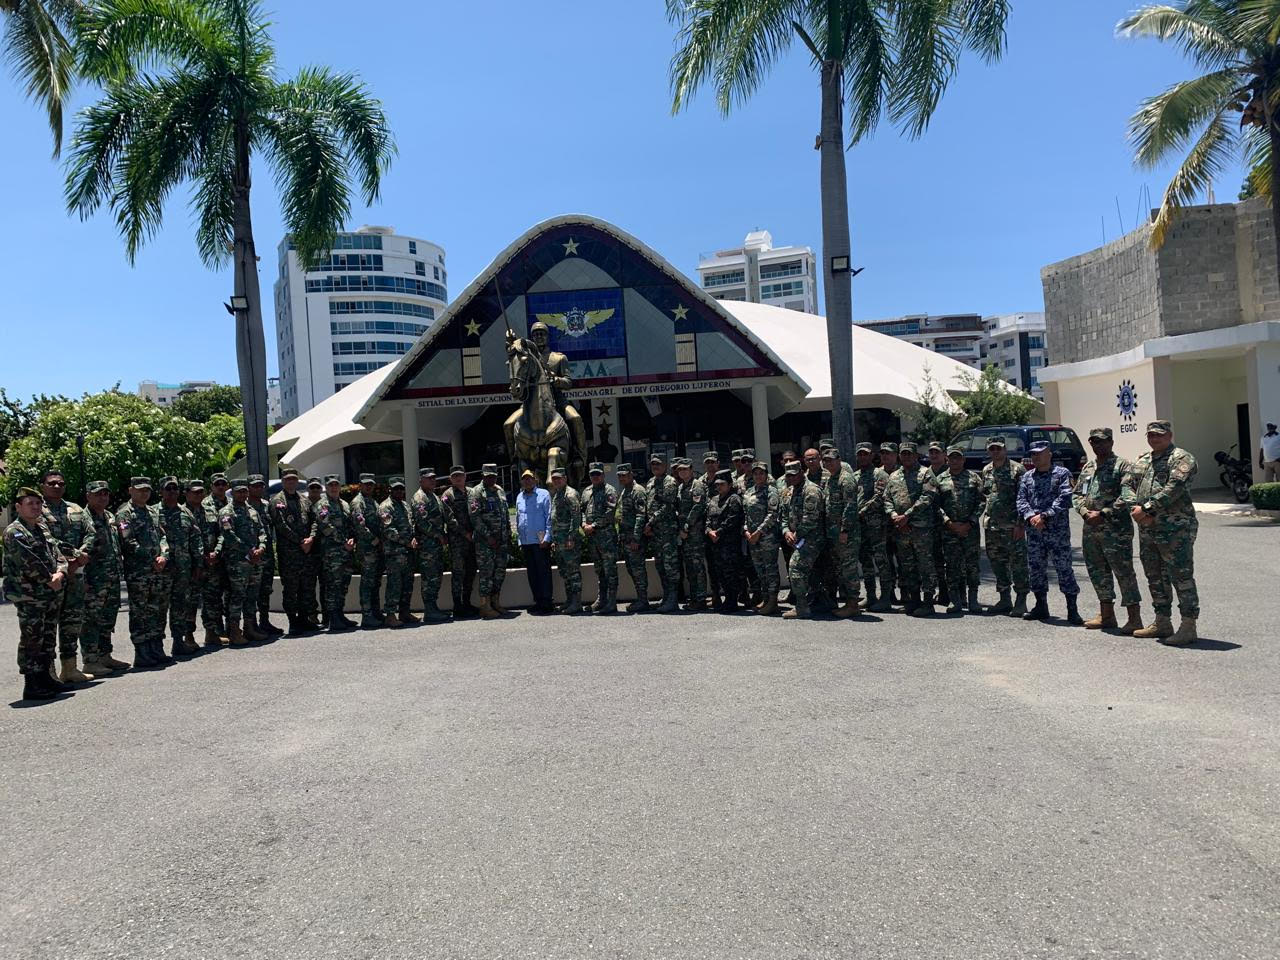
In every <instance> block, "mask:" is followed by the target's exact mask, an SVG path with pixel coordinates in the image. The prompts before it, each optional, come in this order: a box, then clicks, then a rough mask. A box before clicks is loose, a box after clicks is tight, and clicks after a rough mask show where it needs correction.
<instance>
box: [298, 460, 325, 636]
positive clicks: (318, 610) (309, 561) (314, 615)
mask: <svg viewBox="0 0 1280 960" xmlns="http://www.w3.org/2000/svg"><path fill="white" fill-rule="evenodd" d="M324 498H325V492H324V483H323V482H321V480H320V478H319V477H308V478H307V499H306V502H305V504H304V508H305V509H306V510H307V511H308V514H309V516H310V518H311V536H312V537H313V538H314V539H313V540H312V543H311V549H310V550H306V551H305V552H304V553H303V560H302V576H301V577H300V578H299V582H298V616H299V617H301V618H302V625H303V628H304V629H306V630H319V629H321V628H322V627H323V628H324V629H326V630H327V629H328V627H329V607H328V606H327V604H328V602H329V598H328V597H329V595H328V587H327V586H326V581H325V573H324V552H325V551H324V541H323V540H321V538H320V524H319V517H320V505H321V504H322V503H323V502H324ZM303 546H304V547H305V543H304V545H303ZM317 591H318V592H319V596H318V598H317Z"/></svg>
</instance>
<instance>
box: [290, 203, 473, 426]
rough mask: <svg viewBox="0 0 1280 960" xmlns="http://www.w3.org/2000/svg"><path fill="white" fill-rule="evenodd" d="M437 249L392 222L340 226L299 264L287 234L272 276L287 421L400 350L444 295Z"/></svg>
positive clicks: (425, 323) (433, 314)
mask: <svg viewBox="0 0 1280 960" xmlns="http://www.w3.org/2000/svg"><path fill="white" fill-rule="evenodd" d="M447 283H448V274H447V273H446V272H445V262H444V248H443V247H441V246H439V245H438V244H434V243H431V242H429V241H426V240H421V239H418V238H416V237H404V236H400V235H398V234H396V232H395V231H394V230H393V229H392V228H391V227H361V228H360V229H358V230H356V231H354V232H351V233H340V234H338V236H337V238H336V239H335V241H334V246H333V250H332V251H331V252H330V254H329V256H328V258H327V259H325V260H322V261H321V262H320V263H318V264H316V265H315V266H312V267H311V268H309V269H306V270H304V269H303V265H302V263H301V262H300V261H299V260H298V254H297V251H296V250H294V248H293V244H292V242H291V241H290V240H289V238H287V237H286V238H285V239H284V240H282V241H281V243H280V247H279V276H278V277H277V279H276V283H275V298H276V348H277V350H278V352H279V357H280V406H281V411H282V414H283V417H284V419H285V420H286V421H288V420H292V419H293V418H294V417H296V416H298V415H299V414H301V413H303V412H304V411H307V410H310V409H311V408H312V407H314V406H315V405H316V404H317V403H319V402H320V401H321V400H323V399H325V398H326V397H328V396H331V395H332V394H334V393H336V392H337V391H339V390H341V389H342V388H343V387H345V386H346V385H347V384H349V383H352V382H353V381H355V380H357V379H359V378H360V377H362V376H364V375H365V374H366V373H369V372H371V371H373V370H376V369H378V368H379V367H381V366H384V365H385V364H388V363H391V362H392V361H394V360H396V359H398V358H399V357H400V356H401V355H402V354H404V353H407V352H408V350H409V348H410V347H411V346H413V344H414V342H415V341H416V340H417V339H418V337H420V336H421V335H422V334H423V332H424V331H426V329H427V327H429V326H430V325H431V324H432V323H434V322H435V319H436V317H437V316H438V315H439V313H440V312H441V311H442V310H443V309H444V307H445V304H446V303H447V302H448V300H449V294H448V288H447Z"/></svg>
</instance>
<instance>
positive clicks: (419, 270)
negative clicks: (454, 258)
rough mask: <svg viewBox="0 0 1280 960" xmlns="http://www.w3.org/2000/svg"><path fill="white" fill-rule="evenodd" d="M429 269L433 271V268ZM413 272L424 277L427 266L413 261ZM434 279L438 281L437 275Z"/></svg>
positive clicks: (419, 261) (418, 261)
mask: <svg viewBox="0 0 1280 960" xmlns="http://www.w3.org/2000/svg"><path fill="white" fill-rule="evenodd" d="M431 269H432V270H434V269H435V267H432V268H431ZM413 272H414V273H416V274H417V275H418V276H420V277H425V276H426V275H427V265H426V264H425V263H423V262H422V261H421V260H415V261H413ZM436 279H437V280H439V279H440V277H439V275H437V276H436Z"/></svg>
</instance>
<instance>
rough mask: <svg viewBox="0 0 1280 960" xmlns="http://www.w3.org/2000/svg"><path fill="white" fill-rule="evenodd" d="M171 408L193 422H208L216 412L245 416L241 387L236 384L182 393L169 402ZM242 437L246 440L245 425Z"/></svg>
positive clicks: (177, 414)
mask: <svg viewBox="0 0 1280 960" xmlns="http://www.w3.org/2000/svg"><path fill="white" fill-rule="evenodd" d="M169 410H170V411H171V412H172V413H173V415H174V416H176V417H184V418H186V419H187V420H190V421H192V422H193V423H208V422H209V420H210V418H211V417H213V416H214V415H215V414H230V415H232V416H235V417H241V418H243V416H244V407H243V406H242V405H241V403H240V388H239V387H235V386H221V385H220V386H216V387H210V388H209V389H208V390H196V391H194V392H192V393H184V394H180V395H179V396H178V398H177V399H176V400H174V401H173V403H171V404H169ZM240 439H241V440H242V441H243V440H244V426H243V425H241V427H240Z"/></svg>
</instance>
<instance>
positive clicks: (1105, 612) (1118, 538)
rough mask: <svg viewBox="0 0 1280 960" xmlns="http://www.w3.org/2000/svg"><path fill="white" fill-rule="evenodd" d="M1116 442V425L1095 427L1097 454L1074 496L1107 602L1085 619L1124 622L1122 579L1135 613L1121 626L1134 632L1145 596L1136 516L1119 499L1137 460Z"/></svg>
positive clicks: (1096, 624)
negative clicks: (1123, 454)
mask: <svg viewBox="0 0 1280 960" xmlns="http://www.w3.org/2000/svg"><path fill="white" fill-rule="evenodd" d="M1114 445H1115V444H1114V442H1113V440H1112V436H1111V428H1110V427H1094V428H1093V429H1092V430H1090V431H1089V446H1090V447H1092V448H1093V456H1094V459H1093V460H1091V461H1089V463H1087V464H1085V466H1084V469H1082V470H1081V471H1080V476H1079V477H1078V478H1077V479H1076V488H1075V493H1074V494H1073V496H1072V500H1073V502H1074V503H1075V507H1076V513H1078V514H1080V516H1081V517H1083V518H1084V533H1083V534H1082V535H1081V538H1080V539H1081V543H1080V546H1081V550H1082V552H1083V553H1084V565H1085V569H1086V570H1088V571H1089V579H1090V581H1092V583H1093V589H1094V590H1095V591H1096V592H1097V594H1098V603H1099V604H1100V605H1101V607H1102V609H1101V612H1099V614H1098V615H1097V616H1096V617H1094V618H1093V619H1092V620H1086V621H1085V622H1084V625H1085V627H1087V628H1088V629H1090V630H1101V629H1103V628H1106V627H1109V628H1114V627H1116V626H1118V623H1117V622H1116V588H1115V581H1116V580H1118V581H1120V602H1121V603H1123V604H1124V607H1125V610H1127V611H1128V613H1129V619H1128V620H1126V621H1125V624H1124V626H1123V627H1121V628H1120V632H1121V633H1122V634H1125V635H1126V636H1129V635H1132V634H1133V632H1134V631H1135V630H1141V629H1142V596H1141V594H1139V593H1138V576H1137V574H1135V573H1134V570H1133V518H1132V517H1130V516H1129V510H1128V508H1127V507H1125V506H1124V505H1123V504H1118V501H1119V500H1120V494H1121V491H1122V489H1123V482H1124V476H1125V474H1126V473H1128V472H1129V471H1130V470H1131V469H1132V465H1131V464H1130V463H1129V461H1128V460H1122V459H1121V458H1120V457H1117V456H1116V455H1115V453H1114V452H1113V450H1112V448H1113V447H1114ZM1113 574H1114V579H1113V576H1112V575H1113Z"/></svg>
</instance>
